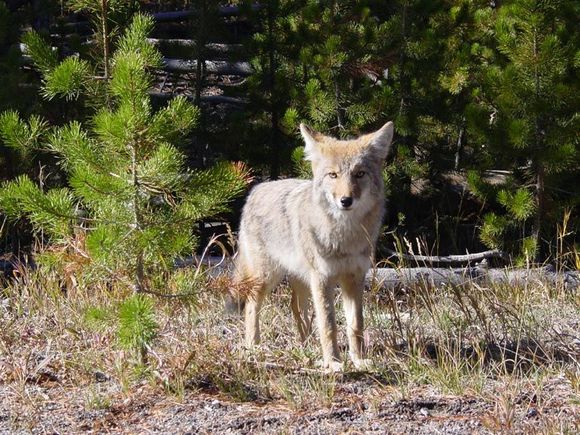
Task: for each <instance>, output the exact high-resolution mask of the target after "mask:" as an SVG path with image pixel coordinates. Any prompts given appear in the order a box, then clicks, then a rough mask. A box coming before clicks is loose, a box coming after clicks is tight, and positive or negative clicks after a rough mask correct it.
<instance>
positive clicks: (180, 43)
mask: <svg viewBox="0 0 580 435" xmlns="http://www.w3.org/2000/svg"><path fill="white" fill-rule="evenodd" d="M147 42H149V43H150V44H152V45H154V46H156V47H168V46H177V47H195V46H196V42H195V40H193V39H182V38H165V39H160V38H147ZM205 49H206V50H207V51H209V52H214V53H220V54H227V53H239V52H240V51H242V50H243V45H242V44H222V43H218V42H209V43H207V44H205Z"/></svg>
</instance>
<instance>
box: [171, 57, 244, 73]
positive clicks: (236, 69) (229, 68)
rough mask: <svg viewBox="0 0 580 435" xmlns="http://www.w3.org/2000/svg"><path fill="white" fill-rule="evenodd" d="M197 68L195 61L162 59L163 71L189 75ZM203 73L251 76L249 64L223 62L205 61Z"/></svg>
mask: <svg viewBox="0 0 580 435" xmlns="http://www.w3.org/2000/svg"><path fill="white" fill-rule="evenodd" d="M196 67H197V61H195V60H186V59H170V58H164V59H163V69H165V70H166V71H170V72H181V73H190V72H194V71H195V70H196ZM205 71H206V72H208V73H210V74H218V75H234V76H242V77H246V76H249V75H251V74H252V72H253V71H252V67H251V65H250V63H249V62H227V61H223V60H206V61H205Z"/></svg>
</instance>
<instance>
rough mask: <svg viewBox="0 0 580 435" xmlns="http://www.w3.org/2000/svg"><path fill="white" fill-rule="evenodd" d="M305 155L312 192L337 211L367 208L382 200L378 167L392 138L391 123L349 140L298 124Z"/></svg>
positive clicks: (365, 209)
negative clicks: (310, 175)
mask: <svg viewBox="0 0 580 435" xmlns="http://www.w3.org/2000/svg"><path fill="white" fill-rule="evenodd" d="M300 132H301V133H302V137H303V138H304V142H305V143H306V146H305V149H304V151H305V155H306V159H307V160H310V161H311V162H312V173H313V176H314V177H313V182H314V188H315V192H317V193H319V194H320V195H321V196H322V197H323V198H325V199H326V200H327V201H328V202H329V203H330V204H329V205H330V206H331V207H332V208H333V209H335V210H336V211H339V212H349V211H351V210H358V211H361V212H364V211H367V209H368V208H370V207H372V206H373V205H374V204H373V201H372V199H375V200H379V201H382V192H383V179H382V175H381V168H382V164H383V161H384V160H385V158H386V157H387V154H388V152H389V148H390V145H391V142H392V140H393V123H392V122H387V123H386V124H385V125H384V126H383V127H382V128H381V129H380V130H378V131H376V132H374V133H370V134H366V135H364V136H360V137H359V138H357V139H352V140H338V139H334V138H331V137H328V136H324V135H323V134H321V133H318V132H316V131H314V130H312V129H311V128H310V127H308V126H307V125H305V124H300Z"/></svg>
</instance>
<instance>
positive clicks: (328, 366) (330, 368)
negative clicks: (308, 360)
mask: <svg viewBox="0 0 580 435" xmlns="http://www.w3.org/2000/svg"><path fill="white" fill-rule="evenodd" d="M317 365H318V366H322V370H323V371H324V373H339V372H342V371H343V370H344V366H343V364H342V362H340V361H335V360H334V361H330V362H326V361H318V364H317Z"/></svg>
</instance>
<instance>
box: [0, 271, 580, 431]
mask: <svg viewBox="0 0 580 435" xmlns="http://www.w3.org/2000/svg"><path fill="white" fill-rule="evenodd" d="M192 286H193V290H195V292H194V296H192V297H190V298H188V299H186V300H173V299H164V298H162V299H159V298H155V299H154V301H155V318H156V321H157V324H158V326H159V329H158V333H157V338H156V339H155V341H153V342H152V344H151V347H150V349H149V352H148V357H147V362H146V363H143V361H140V360H139V358H138V356H137V354H136V353H135V352H133V351H132V350H131V349H124V348H122V346H121V345H120V341H119V337H118V334H119V332H118V330H119V315H118V311H119V304H120V301H121V300H122V299H123V297H124V296H125V293H124V291H123V290H122V289H116V288H114V286H111V285H109V286H104V287H103V288H95V287H88V286H83V285H82V284H81V283H77V285H76V286H73V287H69V288H68V289H67V290H66V291H65V290H64V289H63V282H62V281H61V280H60V279H59V278H58V276H57V275H56V274H50V273H44V274H41V273H40V272H30V273H25V274H23V275H21V276H19V278H18V279H17V280H16V281H13V282H11V283H7V284H5V285H3V289H2V287H0V325H1V329H0V433H11V434H12V433H80V432H88V433H91V432H92V433H308V434H310V433H312V434H326V433H328V434H331V433H332V434H335V433H454V434H464V433H497V432H503V433H578V432H579V431H580V366H579V364H578V361H579V359H580V338H579V335H580V332H579V331H580V309H579V308H580V300H579V296H578V294H576V293H570V292H569V291H567V290H565V289H558V288H553V287H549V286H547V285H542V284H539V283H536V284H535V285H534V286H526V287H522V288H519V287H518V288H515V287H511V288H510V287H506V286H500V287H484V286H481V285H476V284H474V285H473V286H462V287H455V288H451V287H449V288H441V289H434V288H427V287H422V286H417V287H416V288H401V289H400V290H398V291H397V292H394V293H393V292H388V293H383V292H381V291H380V290H378V289H370V290H369V291H367V293H366V299H365V300H366V306H365V318H366V320H367V328H366V334H365V340H366V341H367V344H368V347H369V353H370V355H371V356H372V359H373V362H374V364H375V367H373V368H372V369H371V370H369V371H368V372H355V371H353V370H352V367H351V366H349V365H348V363H345V370H344V372H342V373H336V374H331V373H324V372H322V371H321V370H319V369H318V368H317V361H318V359H319V351H318V345H317V343H316V340H315V339H314V338H312V339H310V340H308V342H307V343H305V344H302V343H300V342H299V340H298V339H297V337H296V336H297V334H295V333H294V329H293V325H292V321H291V314H290V309H289V291H288V289H286V288H284V287H281V288H280V289H277V290H276V291H275V292H274V294H273V297H270V298H269V299H268V304H267V305H266V306H265V308H264V310H263V313H262V314H263V315H262V324H263V330H262V337H263V340H262V341H263V344H262V345H261V346H260V347H258V348H257V349H254V350H252V351H248V350H246V349H244V348H243V346H241V341H242V334H241V320H240V318H239V317H238V316H236V315H231V314H228V313H227V312H225V311H224V308H223V297H222V295H223V288H224V287H225V286H227V282H225V281H224V280H219V279H218V280H213V281H212V282H210V284H207V283H206V282H202V280H200V281H199V282H198V283H197V284H196V283H193V284H192ZM337 304H338V305H337V308H338V311H337V313H338V315H337V317H338V323H339V329H340V331H341V334H340V340H341V343H344V332H343V331H344V318H343V316H342V314H341V311H342V309H341V307H340V298H337ZM343 351H344V352H345V353H346V350H345V349H343Z"/></svg>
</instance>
